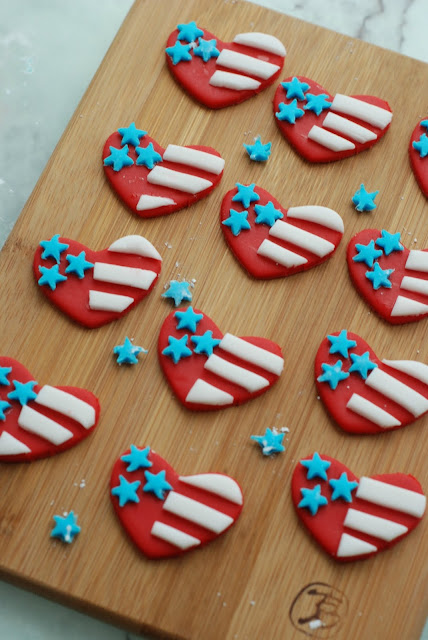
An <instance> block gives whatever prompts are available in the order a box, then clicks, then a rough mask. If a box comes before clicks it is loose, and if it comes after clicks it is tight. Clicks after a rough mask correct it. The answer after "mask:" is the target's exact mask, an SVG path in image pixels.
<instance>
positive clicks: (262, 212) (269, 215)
mask: <svg viewBox="0 0 428 640" xmlns="http://www.w3.org/2000/svg"><path fill="white" fill-rule="evenodd" d="M254 211H255V212H256V215H257V217H256V219H255V223H256V224H267V225H268V227H271V226H272V225H273V224H274V223H275V220H279V219H280V218H283V217H284V214H283V213H282V212H281V211H280V210H279V209H275V207H274V206H273V202H271V201H269V202H268V203H267V204H265V205H263V204H256V205H255V206H254Z"/></svg>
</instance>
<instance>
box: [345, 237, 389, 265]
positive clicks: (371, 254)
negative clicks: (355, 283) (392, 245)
mask: <svg viewBox="0 0 428 640" xmlns="http://www.w3.org/2000/svg"><path fill="white" fill-rule="evenodd" d="M355 248H356V250H357V251H358V253H357V254H356V255H355V256H354V257H353V258H352V260H354V262H364V263H365V264H366V265H367V266H368V267H372V266H373V264H374V261H375V260H377V259H378V258H380V256H381V255H382V251H381V250H380V249H376V247H375V243H374V240H370V242H369V244H356V245H355Z"/></svg>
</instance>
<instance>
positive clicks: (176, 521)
mask: <svg viewBox="0 0 428 640" xmlns="http://www.w3.org/2000/svg"><path fill="white" fill-rule="evenodd" d="M144 452H146V453H145V455H143V453H144ZM133 456H134V458H133ZM142 458H144V460H143V462H142V463H141V459H142ZM133 459H134V460H136V461H137V462H136V463H135V464H132V460H133ZM140 463H141V464H140ZM152 476H155V478H153V477H152ZM127 483H131V484H133V489H131V490H129V488H128V490H129V491H130V495H131V499H130V500H126V498H125V497H124V492H123V491H122V490H121V485H122V486H125V487H127ZM134 483H135V484H134ZM110 487H111V490H112V491H111V500H112V503H113V506H114V509H115V511H116V513H117V515H118V517H119V520H120V522H121V524H122V525H123V527H124V528H125V531H126V532H127V534H128V535H129V537H130V538H131V540H132V541H133V542H134V543H135V544H136V545H137V547H138V548H139V549H140V550H141V551H142V552H143V553H144V554H145V555H146V556H148V557H149V558H167V557H171V556H177V555H181V554H183V553H186V552H187V551H191V550H193V549H195V548H199V547H201V546H202V545H205V544H207V543H208V542H211V541H212V540H215V539H216V538H218V536H220V535H222V534H223V533H224V532H225V531H227V529H229V528H230V527H231V526H232V525H233V524H234V523H235V522H236V520H237V519H238V518H239V515H240V513H241V510H242V504H243V497H242V491H241V488H240V486H239V485H238V483H237V482H236V481H235V480H233V479H232V478H230V477H229V476H226V475H223V474H219V473H202V474H198V475H194V476H181V475H179V474H178V473H177V472H176V471H174V469H173V468H172V467H171V466H170V465H169V464H168V463H167V462H166V461H165V460H163V458H161V457H160V456H159V455H158V454H157V453H155V452H154V451H153V450H150V448H149V447H146V449H144V450H143V449H139V448H138V447H135V446H132V447H131V450H128V451H127V452H126V453H125V454H124V455H122V456H121V457H120V458H119V459H118V460H117V461H116V463H115V465H114V467H113V471H112V475H111V480H110ZM115 487H118V488H119V489H115ZM155 487H157V489H158V491H159V493H158V495H156V493H155V491H154V490H153V489H154V488H155ZM121 494H122V506H120V503H121ZM125 500H126V501H125Z"/></svg>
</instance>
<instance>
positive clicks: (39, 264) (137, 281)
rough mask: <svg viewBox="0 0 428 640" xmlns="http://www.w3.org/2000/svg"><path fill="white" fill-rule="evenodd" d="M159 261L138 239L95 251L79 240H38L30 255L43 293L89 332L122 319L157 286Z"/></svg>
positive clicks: (130, 238)
mask: <svg viewBox="0 0 428 640" xmlns="http://www.w3.org/2000/svg"><path fill="white" fill-rule="evenodd" d="M161 263H162V258H161V257H160V255H159V253H158V252H157V251H156V249H155V248H154V246H153V245H152V244H151V243H150V242H149V241H148V240H146V238H143V237H142V236H125V237H123V238H119V239H118V240H116V241H115V242H113V243H112V244H111V245H110V246H109V248H108V249H104V250H102V251H93V250H92V249H89V248H88V247H86V246H85V245H83V244H80V242H76V241H75V240H70V239H68V238H61V237H60V236H59V234H56V235H54V236H53V237H52V238H51V239H50V240H42V242H41V243H40V245H39V246H38V247H37V250H36V254H35V256H34V263H33V269H34V276H35V278H36V281H37V282H38V284H39V286H40V289H41V291H42V292H43V293H44V294H45V296H46V297H47V298H48V299H49V300H50V301H51V302H52V303H53V304H54V305H55V306H56V307H58V308H59V309H61V311H63V312H64V313H66V314H67V315H68V316H70V318H72V319H73V320H75V321H76V322H79V323H80V324H82V325H84V326H85V327H89V328H90V329H93V328H95V327H100V326H101V325H104V324H107V323H108V322H111V321H112V320H116V319H117V318H120V317H121V316H123V315H125V314H126V313H128V312H129V311H131V309H133V308H134V307H135V305H136V304H137V303H138V302H140V301H141V300H142V299H143V298H145V297H146V296H147V295H148V294H149V293H150V291H151V290H152V289H153V287H154V286H155V283H156V281H157V279H158V277H159V273H160V270H161Z"/></svg>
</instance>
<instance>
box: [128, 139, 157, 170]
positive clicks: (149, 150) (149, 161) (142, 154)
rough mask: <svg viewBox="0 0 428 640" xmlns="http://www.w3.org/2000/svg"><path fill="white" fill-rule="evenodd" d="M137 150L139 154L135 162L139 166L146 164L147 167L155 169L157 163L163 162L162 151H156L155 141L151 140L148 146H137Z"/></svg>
mask: <svg viewBox="0 0 428 640" xmlns="http://www.w3.org/2000/svg"><path fill="white" fill-rule="evenodd" d="M135 151H136V152H137V155H138V158H137V160H136V162H135V164H137V165H138V166H139V167H140V166H144V167H147V169H153V167H154V166H155V164H157V163H158V162H162V156H161V154H160V153H158V152H157V151H155V148H154V146H153V142H150V143H149V144H148V145H147V147H136V148H135Z"/></svg>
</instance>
